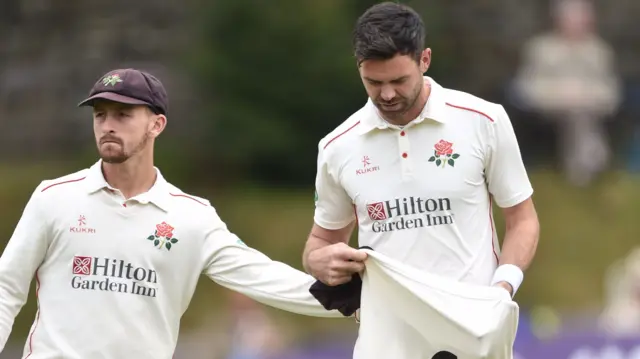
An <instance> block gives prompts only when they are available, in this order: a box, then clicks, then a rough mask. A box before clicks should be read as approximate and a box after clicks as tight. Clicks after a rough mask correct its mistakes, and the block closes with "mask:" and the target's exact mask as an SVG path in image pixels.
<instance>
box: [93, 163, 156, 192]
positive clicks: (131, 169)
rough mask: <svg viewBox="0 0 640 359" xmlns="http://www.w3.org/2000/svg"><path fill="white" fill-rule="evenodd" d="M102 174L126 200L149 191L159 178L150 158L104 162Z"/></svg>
mask: <svg viewBox="0 0 640 359" xmlns="http://www.w3.org/2000/svg"><path fill="white" fill-rule="evenodd" d="M102 174H103V175H104V178H105V180H106V181H107V183H108V184H109V186H111V187H113V188H117V189H118V190H120V192H122V195H123V196H124V197H125V198H126V199H129V198H131V197H135V196H137V195H139V194H141V193H145V192H147V191H149V189H151V187H153V184H154V183H155V182H156V178H157V173H156V169H155V168H154V167H153V159H152V157H150V156H140V157H132V158H129V159H128V160H126V161H125V162H123V163H106V162H102Z"/></svg>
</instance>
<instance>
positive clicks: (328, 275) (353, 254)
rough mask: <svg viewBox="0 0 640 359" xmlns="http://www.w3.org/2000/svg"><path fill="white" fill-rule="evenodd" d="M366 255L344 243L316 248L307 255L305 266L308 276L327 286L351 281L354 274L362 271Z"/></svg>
mask: <svg viewBox="0 0 640 359" xmlns="http://www.w3.org/2000/svg"><path fill="white" fill-rule="evenodd" d="M366 259H367V254H366V253H365V252H363V251H360V250H358V249H355V248H351V247H349V246H348V245H347V244H345V243H336V244H332V245H328V246H325V247H322V248H318V249H316V250H314V251H312V252H310V253H309V256H308V258H307V265H308V268H309V271H310V274H311V275H312V276H314V277H315V278H316V279H318V280H319V281H321V282H322V283H324V284H326V285H328V286H337V285H340V284H344V283H347V282H349V281H351V277H352V276H353V274H354V273H360V272H362V271H364V261H365V260H366Z"/></svg>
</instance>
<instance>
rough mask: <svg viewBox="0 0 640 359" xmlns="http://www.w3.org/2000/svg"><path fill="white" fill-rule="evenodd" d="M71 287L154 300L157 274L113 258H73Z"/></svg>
mask: <svg viewBox="0 0 640 359" xmlns="http://www.w3.org/2000/svg"><path fill="white" fill-rule="evenodd" d="M72 274H73V277H72V278H71V287H72V288H74V289H80V290H97V291H104V292H117V293H127V294H135V295H142V296H146V297H154V298H155V297H156V295H157V284H158V273H156V271H155V270H153V269H147V268H143V267H137V266H135V265H133V264H131V263H128V262H125V261H123V260H119V259H113V258H99V257H82V256H75V257H73V270H72Z"/></svg>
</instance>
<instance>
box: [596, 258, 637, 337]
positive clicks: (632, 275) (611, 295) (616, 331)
mask: <svg viewBox="0 0 640 359" xmlns="http://www.w3.org/2000/svg"><path fill="white" fill-rule="evenodd" d="M604 284H605V291H604V292H605V304H604V310H603V312H602V314H601V316H600V328H601V329H602V330H603V331H605V332H606V333H607V334H610V335H613V336H633V337H635V336H637V335H640V247H639V248H635V249H634V250H632V251H631V252H629V254H628V255H627V256H626V257H625V258H623V259H620V260H618V261H616V262H614V263H613V264H612V265H611V266H610V267H609V269H608V271H607V274H606V276H605V283H604Z"/></svg>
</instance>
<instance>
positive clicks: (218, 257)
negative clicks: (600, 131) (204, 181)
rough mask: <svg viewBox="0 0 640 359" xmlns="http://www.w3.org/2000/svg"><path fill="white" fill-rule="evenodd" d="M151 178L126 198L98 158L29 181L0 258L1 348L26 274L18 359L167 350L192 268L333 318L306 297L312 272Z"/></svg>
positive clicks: (162, 353) (163, 353)
mask: <svg viewBox="0 0 640 359" xmlns="http://www.w3.org/2000/svg"><path fill="white" fill-rule="evenodd" d="M157 175H158V176H157V180H156V183H155V184H154V186H153V187H152V188H151V189H150V190H149V191H148V192H146V193H144V194H141V195H139V196H136V197H134V198H131V199H129V200H126V201H125V199H124V197H123V196H122V194H121V193H120V192H119V191H118V190H117V189H114V188H111V187H110V186H109V185H108V184H107V183H106V181H105V179H104V177H103V175H102V171H101V162H98V163H97V164H95V165H94V166H93V167H91V168H90V169H85V170H82V171H80V172H77V173H74V174H71V175H68V176H65V177H62V178H59V179H56V180H47V181H44V182H42V183H41V184H40V185H39V186H38V187H37V189H36V190H35V192H34V193H33V195H32V197H31V199H30V200H29V202H28V204H27V206H26V208H25V210H24V213H23V215H22V218H21V219H20V221H19V223H18V225H17V227H16V229H15V232H14V234H13V236H12V237H11V239H10V241H9V243H8V245H7V247H6V249H5V251H4V253H3V255H2V257H0V351H2V348H3V347H4V345H5V343H6V341H7V338H8V336H9V333H10V332H11V328H12V325H13V321H14V318H15V317H16V315H17V314H18V312H19V310H20V308H21V307H22V306H23V305H24V303H25V301H26V299H27V294H28V291H29V286H30V282H31V279H32V278H33V276H34V273H35V278H36V281H37V292H36V293H37V300H38V313H37V316H36V318H35V321H34V323H33V326H32V328H31V332H30V334H29V337H28V339H27V342H26V344H25V348H24V355H23V358H29V359H45V358H46V359H63V358H64V359H123V358H136V359H144V358H149V359H169V358H171V356H172V354H173V351H174V348H175V345H176V342H177V339H178V329H179V324H180V317H181V316H182V314H183V313H184V312H185V310H186V309H187V307H188V305H189V302H190V300H191V297H192V296H193V293H194V290H195V288H196V283H197V282H198V278H199V277H200V275H201V274H203V273H204V274H206V275H207V276H208V277H210V278H211V279H212V280H213V281H215V282H217V283H218V284H220V285H222V286H224V287H226V288H229V289H231V290H234V291H237V292H240V293H243V294H245V295H248V296H250V297H252V298H254V299H256V300H258V301H260V302H262V303H264V304H267V305H271V306H274V307H277V308H280V309H283V310H287V311H291V312H296V313H300V314H306V315H312V316H332V317H340V316H341V315H340V313H338V312H336V311H331V312H329V311H327V310H325V309H324V308H323V307H322V306H321V305H320V303H318V301H317V300H316V299H315V298H313V296H311V294H310V293H309V287H310V286H311V285H312V284H313V283H314V282H315V280H314V279H313V278H312V277H311V276H309V275H306V274H305V273H303V272H301V271H298V270H296V269H294V268H291V267H289V266H288V265H286V264H283V263H280V262H276V261H272V260H270V259H269V258H267V257H266V256H265V255H263V254H262V253H260V252H258V251H256V250H253V249H251V248H249V247H247V246H246V245H244V244H243V243H242V242H241V241H240V239H238V237H236V236H235V235H234V234H232V233H231V232H229V230H228V229H227V227H226V225H225V223H224V222H223V221H222V220H221V219H220V218H219V217H218V215H217V214H216V211H215V209H214V208H213V207H212V206H211V205H210V204H209V202H208V201H207V200H205V199H202V198H198V197H195V196H191V195H188V194H185V193H183V192H182V191H180V190H179V189H178V188H176V187H174V186H173V185H171V184H170V183H168V182H167V181H166V180H165V179H164V178H163V177H162V175H161V174H160V172H159V171H158V172H157Z"/></svg>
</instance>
